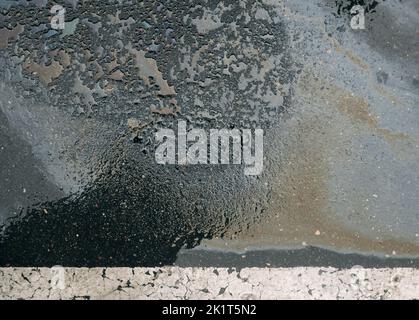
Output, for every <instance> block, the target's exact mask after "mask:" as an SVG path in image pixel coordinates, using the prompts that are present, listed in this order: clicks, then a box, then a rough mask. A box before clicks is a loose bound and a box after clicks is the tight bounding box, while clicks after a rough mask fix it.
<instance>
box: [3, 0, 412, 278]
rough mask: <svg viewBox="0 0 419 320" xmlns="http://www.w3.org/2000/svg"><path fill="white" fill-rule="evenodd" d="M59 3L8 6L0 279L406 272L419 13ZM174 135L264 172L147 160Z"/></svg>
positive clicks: (299, 0)
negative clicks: (236, 152)
mask: <svg viewBox="0 0 419 320" xmlns="http://www.w3.org/2000/svg"><path fill="white" fill-rule="evenodd" d="M60 3H61V5H62V6H63V7H64V8H65V28H64V29H63V30H55V29H52V28H51V25H50V19H51V17H52V16H53V14H51V13H50V11H49V10H50V7H51V3H49V2H48V1H42V0H38V1H0V66H1V67H0V223H1V225H2V229H1V233H0V266H2V267H51V266H55V265H63V266H68V267H156V266H170V265H177V266H180V267H200V266H202V267H236V268H246V267H335V268H346V267H348V268H349V267H352V266H354V265H361V266H364V267H370V268H374V267H392V268H396V267H417V265H418V263H419V259H418V258H419V216H418V215H419V187H418V181H419V147H418V145H419V109H418V101H419V78H418V75H419V72H418V71H419V42H418V32H419V3H418V2H417V1H415V0H410V1H408V0H406V1H403V2H399V1H397V2H396V1H378V0H377V1H343V0H342V1H338V0H336V1H331V0H330V1H326V0H324V1H303V0H295V1H274V0H261V1H245V0H242V1H236V0H235V1H204V0H201V1H170V2H167V3H166V2H157V1H142V2H137V1H127V2H123V3H119V2H117V1H109V2H107V3H106V4H104V2H103V1H88V2H82V1H77V0H72V1H70V0H68V1H61V2H60ZM356 4H361V5H362V6H363V7H364V8H365V30H353V29H351V27H350V19H351V14H350V9H351V8H352V7H353V6H354V5H356ZM180 120H183V121H186V122H187V124H188V127H189V128H191V127H196V128H203V129H206V130H207V129H211V128H227V129H233V128H239V129H242V128H253V129H255V128H261V129H263V130H264V133H265V135H264V167H263V173H262V174H261V175H259V176H246V175H244V174H243V167H242V166H239V165H193V166H192V165H191V166H180V165H166V166H162V165H158V164H156V162H155V159H154V152H155V147H156V145H155V141H154V134H155V132H156V130H157V129H158V128H162V127H164V128H173V129H176V127H177V124H178V121H180ZM2 270H3V269H2ZM3 271H4V270H3ZM3 271H2V272H3Z"/></svg>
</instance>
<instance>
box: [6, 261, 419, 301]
mask: <svg viewBox="0 0 419 320" xmlns="http://www.w3.org/2000/svg"><path fill="white" fill-rule="evenodd" d="M418 297H419V269H412V268H392V269H390V268H383V269H372V268H371V269H366V268H362V267H354V268H351V269H341V270H340V269H335V268H315V267H299V268H245V269H241V270H240V271H237V270H235V269H227V268H178V267H165V268H62V267H54V268H51V269H50V268H0V299H417V298H418Z"/></svg>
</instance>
